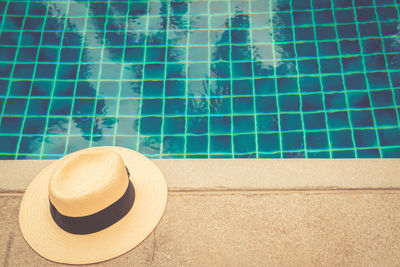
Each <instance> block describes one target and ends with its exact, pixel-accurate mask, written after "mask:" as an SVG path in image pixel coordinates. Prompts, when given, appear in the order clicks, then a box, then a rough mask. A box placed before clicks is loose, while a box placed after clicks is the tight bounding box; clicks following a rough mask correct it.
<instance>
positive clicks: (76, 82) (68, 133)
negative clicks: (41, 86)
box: [63, 0, 96, 155]
mask: <svg viewBox="0 0 400 267" xmlns="http://www.w3.org/2000/svg"><path fill="white" fill-rule="evenodd" d="M89 13H90V0H89V1H88V3H87V6H86V18H85V22H84V26H83V34H82V41H81V51H80V53H79V63H78V69H77V72H76V76H77V78H79V75H80V73H81V66H82V57H83V50H84V49H83V47H84V44H85V42H86V29H87V22H88V18H89ZM77 88H78V79H76V80H75V82H74V91H73V93H72V94H73V96H72V103H71V110H70V115H69V117H70V119H69V123H68V130H67V136H66V141H65V148H64V154H65V155H66V154H67V153H68V147H69V141H70V139H71V138H70V136H71V128H72V120H73V109H74V106H75V101H76V91H77ZM63 99H65V98H63ZM89 99H90V98H89ZM94 110H96V107H94Z"/></svg>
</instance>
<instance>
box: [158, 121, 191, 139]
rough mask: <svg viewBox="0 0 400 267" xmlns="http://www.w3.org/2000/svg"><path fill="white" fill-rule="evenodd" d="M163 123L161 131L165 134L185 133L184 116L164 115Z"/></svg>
mask: <svg viewBox="0 0 400 267" xmlns="http://www.w3.org/2000/svg"><path fill="white" fill-rule="evenodd" d="M163 123H164V126H163V127H164V128H163V133H164V134H165V135H174V134H184V133H185V125H186V120H185V117H166V118H164V122H163ZM193 131H195V130H193Z"/></svg>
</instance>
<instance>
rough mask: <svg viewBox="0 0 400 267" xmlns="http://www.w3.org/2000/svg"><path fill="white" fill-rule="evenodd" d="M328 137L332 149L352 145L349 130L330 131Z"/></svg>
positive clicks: (350, 146)
mask: <svg viewBox="0 0 400 267" xmlns="http://www.w3.org/2000/svg"><path fill="white" fill-rule="evenodd" d="M329 137H330V140H331V145H332V148H333V149H335V148H340V149H342V148H352V147H353V146H354V143H353V138H352V132H351V131H350V130H339V131H331V132H330V133H329ZM353 157H354V156H353Z"/></svg>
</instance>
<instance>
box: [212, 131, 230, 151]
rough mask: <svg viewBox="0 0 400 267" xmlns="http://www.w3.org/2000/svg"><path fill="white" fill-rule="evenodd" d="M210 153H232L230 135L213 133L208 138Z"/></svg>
mask: <svg viewBox="0 0 400 267" xmlns="http://www.w3.org/2000/svg"><path fill="white" fill-rule="evenodd" d="M210 152H211V153H226V154H230V153H232V136H230V135H214V136H212V137H211V139H210Z"/></svg>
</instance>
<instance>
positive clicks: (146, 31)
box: [118, 1, 151, 151]
mask: <svg viewBox="0 0 400 267" xmlns="http://www.w3.org/2000/svg"><path fill="white" fill-rule="evenodd" d="M150 3H151V2H150V1H148V2H146V26H145V28H146V30H145V36H144V46H143V47H144V48H143V61H142V64H143V65H142V74H141V77H140V78H141V79H140V96H139V110H138V123H137V124H138V125H137V136H136V151H139V149H140V136H141V134H140V128H141V121H142V105H143V91H144V90H143V88H144V80H145V71H146V57H147V48H148V47H147V39H148V31H149V17H150V15H149V14H150ZM118 119H119V118H118Z"/></svg>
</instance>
